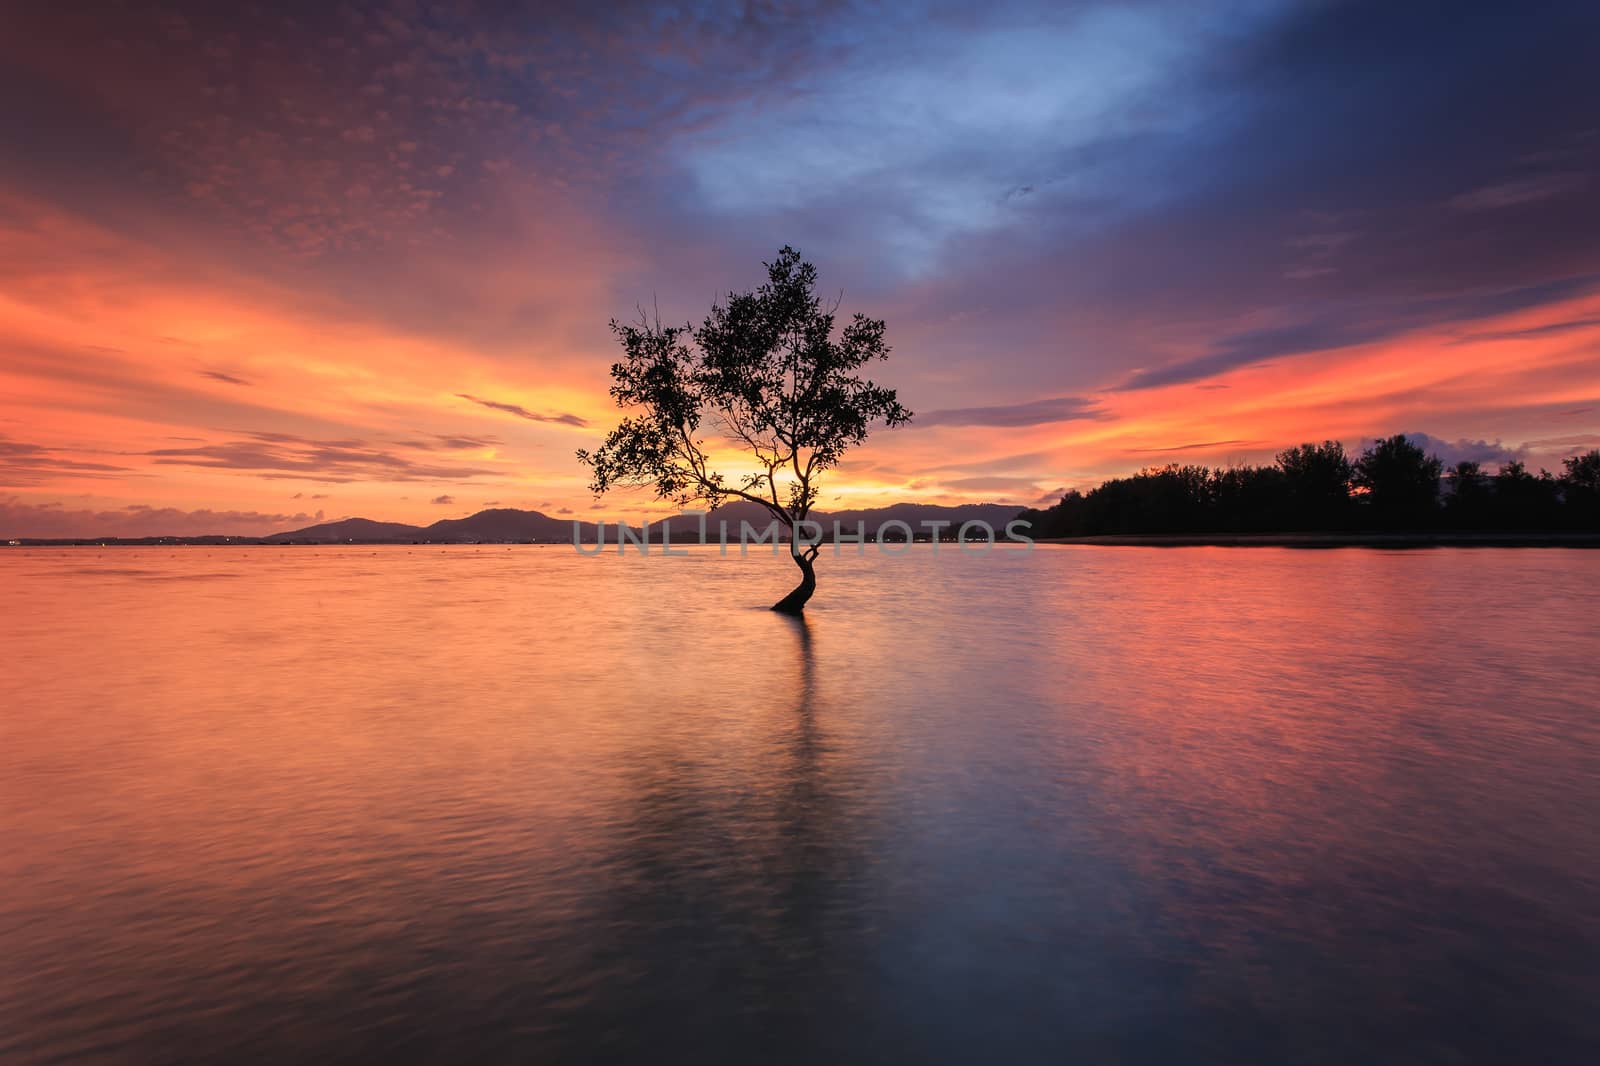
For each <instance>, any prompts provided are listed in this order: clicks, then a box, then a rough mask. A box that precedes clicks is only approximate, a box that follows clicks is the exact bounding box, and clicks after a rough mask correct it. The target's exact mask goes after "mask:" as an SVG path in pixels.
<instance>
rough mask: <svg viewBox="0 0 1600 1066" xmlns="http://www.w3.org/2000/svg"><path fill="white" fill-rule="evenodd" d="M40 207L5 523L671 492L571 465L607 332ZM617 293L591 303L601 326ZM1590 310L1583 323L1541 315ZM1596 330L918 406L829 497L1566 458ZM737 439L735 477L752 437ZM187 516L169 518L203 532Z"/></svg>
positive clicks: (29, 245)
mask: <svg viewBox="0 0 1600 1066" xmlns="http://www.w3.org/2000/svg"><path fill="white" fill-rule="evenodd" d="M29 210H32V211H35V212H37V213H36V214H34V215H32V216H29V217H31V218H33V219H34V223H33V224H32V225H31V226H28V227H19V226H16V225H12V226H9V227H7V229H6V230H5V231H4V235H3V240H4V246H5V247H4V255H5V257H6V258H7V259H9V260H11V261H12V262H14V263H16V262H25V261H26V262H34V263H44V262H46V261H48V263H49V269H48V270H37V271H35V272H34V273H33V275H32V276H31V278H30V279H29V282H30V283H29V284H26V285H20V286H13V287H12V288H11V289H10V291H7V292H5V293H3V294H0V338H3V340H4V343H5V345H6V347H7V350H8V351H9V352H10V355H9V356H8V358H7V359H6V360H5V362H4V363H3V364H0V395H3V400H0V419H3V422H0V426H3V432H0V437H3V438H4V439H5V440H7V441H8V442H10V443H12V444H21V443H25V444H26V445H27V446H29V447H32V448H36V449H37V451H36V452H33V453H29V455H24V456H23V459H24V460H26V459H28V458H29V456H30V455H31V456H33V457H36V458H37V460H38V461H37V462H35V463H27V462H24V463H22V464H20V465H19V466H18V467H16V468H15V469H14V470H13V471H12V477H11V478H10V481H11V484H9V485H7V486H6V487H5V493H6V494H7V495H8V496H9V497H10V503H9V506H10V513H9V517H10V518H11V520H12V522H13V524H14V525H16V528H10V529H6V530H0V533H4V534H6V535H12V536H17V535H22V536H26V535H50V534H51V533H57V534H58V535H65V528H66V526H67V525H70V523H69V522H67V520H66V519H67V516H66V515H64V514H62V513H63V512H74V511H76V512H88V513H90V514H92V515H96V516H101V517H100V520H101V521H102V522H104V521H108V520H109V519H108V518H106V517H104V516H106V515H108V514H111V513H113V512H118V511H140V512H143V511H145V509H167V508H170V509H172V510H173V511H174V512H196V511H199V512H208V516H207V519H206V520H209V521H210V522H211V523H212V524H213V525H214V526H216V527H217V528H216V529H215V530H214V531H215V532H222V533H233V534H241V535H243V534H251V533H268V532H274V531H276V530H278V529H282V528H293V527H294V526H295V525H297V524H300V525H304V524H309V523H310V522H313V521H316V520H319V519H325V520H333V519H337V518H342V517H348V516H354V515H361V516H365V517H370V518H375V519H379V520H386V521H405V522H412V523H419V524H426V523H428V522H431V521H434V520H437V519H438V518H441V517H455V516H458V515H461V514H466V513H471V512H473V511H476V510H479V509H482V508H484V507H487V506H514V507H525V508H532V509H537V510H543V511H546V512H547V513H568V512H571V513H574V514H579V515H595V516H599V515H610V516H616V515H619V514H621V515H625V516H628V517H634V516H641V517H642V516H656V515H659V514H662V513H667V512H668V511H670V510H671V508H670V507H668V506H665V505H662V504H655V503H652V502H651V501H650V500H649V499H648V498H647V496H646V495H645V494H643V493H624V494H620V495H619V496H617V497H614V498H612V499H609V500H605V501H601V502H600V503H598V504H597V503H596V502H594V501H592V500H591V499H590V498H589V495H588V493H587V491H586V490H585V487H584V481H585V479H584V473H583V470H582V469H581V467H580V466H579V465H578V464H577V462H576V461H575V460H574V459H573V458H572V453H573V451H574V449H577V448H579V447H585V446H589V445H591V444H592V443H593V442H594V441H595V440H596V438H597V437H598V435H599V434H600V433H602V432H603V431H604V429H605V427H606V426H607V425H608V424H609V421H610V420H611V419H613V418H614V417H615V411H614V410H613V409H612V407H611V404H610V401H609V398H608V397H607V395H606V392H605V389H606V379H605V371H606V367H607V366H608V365H609V361H610V359H611V358H612V352H611V350H610V349H609V348H607V347H604V346H602V345H600V344H596V345H594V346H592V347H591V348H589V349H587V350H582V349H579V348H573V349H570V350H565V351H560V352H555V353H552V352H550V351H548V350H547V351H545V352H544V353H543V356H544V357H543V358H541V359H540V360H538V361H537V362H535V361H533V360H527V359H520V360H519V359H515V358H513V357H510V356H508V353H507V352H506V351H504V350H497V349H494V348H485V347H475V346H474V345H472V344H470V343H466V342H463V341H461V340H456V339H451V338H450V337H448V336H427V335H422V334H418V333H407V332H405V331H401V330H397V329H395V328H393V327H390V326H386V325H385V324H384V323H382V322H380V321H373V320H363V319H362V318H361V317H359V316H355V315H341V314H340V312H339V309H338V307H337V306H336V305H334V304H333V303H332V302H331V301H328V300H322V301H320V305H312V304H311V302H310V301H307V300H305V299H304V298H303V294H300V293H296V292H294V291H292V290H288V289H284V288H279V287H273V286H268V285H263V284H258V283H250V282H248V281H245V280H243V279H237V278H230V277H228V276H227V275H225V274H214V273H208V272H207V271H205V270H203V269H196V270H195V271H194V272H193V274H192V275H184V274H183V273H182V272H181V271H180V270H177V269H176V268H177V264H175V263H174V262H173V261H172V260H171V258H170V257H165V256H163V255H161V254H160V253H159V252H158V251H156V250H154V249H151V248H149V247H148V246H143V245H140V244H137V243H134V242H132V241H131V240H129V239H127V238H123V237H119V236H117V235H115V234H112V233H110V232H108V231H106V230H103V229H99V228H97V227H94V226H93V225H91V224H89V223H87V222H85V221H83V220H79V219H74V218H71V217H68V216H63V215H61V214H59V213H50V212H49V211H48V210H46V209H43V208H40V207H39V206H38V205H30V206H29V207H22V206H19V205H17V204H15V203H13V204H12V205H11V206H10V211H9V212H8V214H9V216H10V217H11V218H13V219H16V218H18V217H19V216H22V215H24V213H25V212H27V211H29ZM45 242H48V245H49V247H48V249H46V248H45V247H43V244H44V243H45ZM47 251H48V256H47V255H46V252H47ZM174 275H176V276H174ZM593 287H594V288H596V289H598V288H599V283H598V282H597V283H595V285H594V286H593ZM613 310H614V309H612V308H608V307H595V308H593V309H592V315H593V317H594V318H595V319H596V320H597V321H599V322H602V323H603V322H604V320H605V319H606V318H607V317H609V315H610V314H612V313H613ZM1573 322H1587V323H1588V324H1587V325H1586V326H1583V327H1581V328H1574V329H1551V330H1547V331H1541V330H1542V328H1543V327H1546V326H1550V325H1552V324H1558V323H1573ZM890 328H891V338H892V337H893V329H894V323H893V322H891V323H890ZM1597 339H1600V296H1595V295H1591V296H1585V297H1582V298H1578V299H1573V300H1569V301H1565V302H1560V303H1553V304H1548V305H1545V306H1542V307H1539V308H1537V309H1535V310H1525V311H1519V312H1515V313H1510V314H1506V315H1502V316H1499V317H1496V318H1491V319H1481V320H1477V321H1474V322H1472V323H1470V324H1469V325H1462V324H1448V325H1445V326H1440V327H1434V328H1429V329H1422V330H1418V331H1416V332H1413V333H1409V334H1405V335H1402V336H1399V337H1395V338H1392V339H1388V340H1384V341H1382V342H1377V343H1371V344H1363V345H1356V346H1352V347H1348V348H1344V349H1340V350H1337V351H1332V352H1322V353H1317V355H1316V356H1315V357H1314V358H1312V357H1301V358H1288V359H1280V360H1275V361H1273V363H1272V364H1271V365H1262V366H1255V367H1244V368H1240V369H1235V370H1232V371H1230V372H1227V373H1224V374H1220V375H1217V376H1214V377H1211V378H1207V379H1205V380H1204V381H1202V382H1198V383H1184V384H1177V385H1169V386H1165V387H1158V388H1149V389H1144V390H1139V391H1121V392H1114V391H1113V392H1105V393H1102V394H1101V397H1102V398H1101V403H1102V407H1103V414H1102V417H1099V418H1095V419H1084V420H1078V421H1066V422H1058V423H1053V424H1042V425H1032V426H1019V427H1012V428H996V427H973V426H949V425H939V426H934V427H928V428H920V429H919V428H918V427H917V426H916V425H915V423H913V425H912V427H910V428H908V429H904V430H899V431H895V432H881V433H879V434H878V435H877V436H875V437H874V438H872V439H871V440H870V441H869V443H868V444H867V446H865V447H864V448H862V449H861V450H859V451H858V452H857V453H854V454H853V455H852V456H851V457H850V459H849V460H848V461H847V463H846V465H845V466H844V468H843V469H841V470H840V471H837V472H836V473H835V474H834V475H833V477H832V478H831V479H830V480H829V482H828V483H827V484H826V486H825V488H824V494H823V497H822V501H821V503H820V505H819V506H821V507H823V508H824V509H827V508H830V507H833V508H837V507H844V506H874V505H882V504H887V503H892V502H896V501H899V500H904V499H917V500H921V501H924V502H939V503H958V502H987V501H1001V502H1015V503H1018V504H1027V505H1031V504H1035V503H1037V502H1039V501H1040V499H1041V498H1042V497H1047V496H1048V494H1050V493H1052V492H1054V491H1055V490H1057V489H1060V488H1064V487H1087V486H1089V485H1092V484H1094V483H1096V482H1097V481H1099V480H1100V479H1102V478H1104V477H1106V476H1112V475H1116V474H1121V473H1126V472H1128V471H1130V470H1133V469H1136V468H1138V467H1141V466H1145V465H1159V464H1161V463H1164V462H1168V461H1181V462H1204V463H1212V464H1221V463H1227V462H1233V461H1252V462H1260V461H1267V460H1268V459H1270V456H1271V455H1272V453H1274V452H1275V451H1276V450H1278V449H1280V448H1282V447H1284V446H1286V445H1289V444H1293V443H1296V442H1298V441H1300V440H1304V439H1322V438H1334V439H1342V440H1344V441H1345V442H1346V445H1347V446H1350V447H1354V446H1355V445H1356V443H1357V442H1358V441H1359V440H1360V439H1362V438H1363V437H1371V436H1375V435H1378V434H1381V433H1386V432H1392V431H1396V430H1404V429H1410V428H1413V427H1418V426H1426V427H1428V428H1429V429H1430V431H1431V432H1433V433H1434V434H1435V435H1436V436H1444V435H1447V434H1448V435H1455V434H1459V435H1461V436H1466V435H1469V434H1470V435H1474V436H1478V435H1482V434H1484V433H1485V432H1488V431H1490V430H1492V431H1493V434H1494V435H1496V436H1499V437H1500V438H1501V439H1503V440H1506V441H1507V442H1513V441H1514V442H1517V443H1526V444H1527V446H1528V447H1529V448H1530V449H1531V450H1533V452H1534V454H1535V459H1536V461H1539V460H1542V461H1544V462H1546V463H1550V462H1553V457H1557V456H1559V455H1560V454H1562V453H1571V452H1572V451H1576V450H1578V448H1579V447H1580V445H1582V444H1584V443H1586V442H1587V441H1589V440H1591V439H1593V438H1592V437H1590V436H1589V435H1587V434H1586V432H1585V431H1589V430H1592V429H1593V427H1594V426H1595V424H1596V422H1597V417H1596V414H1595V408H1594V405H1595V402H1596V397H1600V363H1597V361H1596V359H1595V357H1594V351H1595V344H1596V341H1597ZM918 371H919V368H918V366H917V363H916V355H915V353H902V354H900V355H898V356H897V357H894V358H892V359H891V361H890V363H889V364H887V365H886V366H885V367H883V368H880V370H879V371H878V373H879V376H880V377H881V378H882V379H883V380H885V381H887V382H890V383H892V384H895V385H897V386H899V387H900V388H901V392H902V396H903V397H904V398H906V399H907V400H908V402H910V403H911V405H912V406H913V407H914V408H917V409H926V407H927V406H928V404H927V403H926V402H925V401H922V400H920V399H919V394H922V395H930V394H931V395H934V396H937V395H938V393H939V390H937V389H936V388H935V387H933V386H932V385H931V384H923V383H921V382H919V373H918ZM464 397H476V398H477V399H478V400H479V401H483V400H487V401H489V402H490V403H492V404H495V405H499V406H488V405H486V404H485V403H482V402H474V400H471V399H466V398H464ZM540 419H548V420H540ZM579 422H581V423H584V424H582V425H580V424H577V423H579ZM725 458H726V459H727V462H728V466H727V469H728V471H729V473H730V474H731V473H736V472H737V456H735V455H731V454H728V455H725ZM35 511H36V512H37V513H38V514H41V515H45V516H46V517H47V518H48V516H49V513H50V512H54V513H56V514H58V515H61V516H62V517H61V519H60V520H59V521H55V522H54V524H52V521H45V522H43V523H42V524H43V526H44V527H45V529H44V531H43V532H41V531H38V530H35V529H30V528H27V525H28V524H27V522H26V521H21V520H19V516H21V517H22V518H23V519H25V518H26V517H27V516H28V515H29V514H30V513H33V512H35ZM168 517H169V520H171V521H176V516H175V515H172V514H169V516H168ZM19 521H20V524H19ZM201 524H202V526H203V525H204V521H202V523H201ZM178 525H179V526H180V527H181V528H176V529H174V530H172V531H173V532H183V533H197V532H202V531H205V530H203V529H202V528H200V527H196V526H194V525H193V523H190V522H187V521H185V522H179V523H178ZM150 531H151V532H155V531H156V530H150ZM76 532H77V533H78V534H81V535H94V531H93V530H91V529H87V528H86V529H81V530H77V531H76Z"/></svg>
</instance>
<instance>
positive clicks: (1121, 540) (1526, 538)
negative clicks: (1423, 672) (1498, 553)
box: [1034, 530, 1600, 548]
mask: <svg viewBox="0 0 1600 1066" xmlns="http://www.w3.org/2000/svg"><path fill="white" fill-rule="evenodd" d="M1034 543H1035V544H1075V545H1081V546H1089V547H1102V548H1105V547H1124V548H1600V533H1574V532H1571V531H1569V530H1558V531H1552V532H1545V533H1541V532H1534V531H1529V530H1511V531H1507V532H1503V533H1495V532H1481V531H1474V532H1470V533H1452V532H1448V531H1427V530H1419V531H1417V532H1414V533H1401V532H1395V533H1142V534H1141V533H1112V534H1106V535H1103V536H1096V537H1039V538H1036V539H1035V541H1034Z"/></svg>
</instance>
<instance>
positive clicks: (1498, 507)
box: [1494, 459, 1559, 529]
mask: <svg viewBox="0 0 1600 1066" xmlns="http://www.w3.org/2000/svg"><path fill="white" fill-rule="evenodd" d="M1558 506H1559V486H1558V485H1557V483H1556V480H1555V478H1554V477H1553V476H1551V474H1550V472H1549V471H1548V470H1542V471H1540V472H1539V474H1538V476H1535V475H1533V474H1531V473H1529V472H1528V468H1527V466H1526V464H1524V463H1523V462H1522V460H1520V459H1518V460H1514V461H1512V462H1509V463H1506V464H1505V465H1504V466H1502V467H1501V468H1500V472H1499V473H1498V474H1496V475H1495V478H1494V515H1495V524H1496V525H1499V526H1503V527H1505V528H1507V529H1533V528H1538V527H1542V526H1546V525H1549V524H1551V523H1552V522H1553V521H1554V520H1555V516H1556V511H1557V508H1558Z"/></svg>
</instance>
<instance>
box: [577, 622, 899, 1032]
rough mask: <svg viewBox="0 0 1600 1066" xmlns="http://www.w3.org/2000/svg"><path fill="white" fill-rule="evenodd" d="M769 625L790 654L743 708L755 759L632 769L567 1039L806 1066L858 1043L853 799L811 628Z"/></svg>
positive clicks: (859, 896)
mask: <svg viewBox="0 0 1600 1066" xmlns="http://www.w3.org/2000/svg"><path fill="white" fill-rule="evenodd" d="M775 622H776V623H777V624H781V625H783V626H785V627H786V628H789V629H791V630H792V632H793V636H794V640H795V657H794V666H793V670H792V673H791V674H790V676H789V679H788V681H787V683H785V682H784V680H783V678H782V675H781V673H779V672H778V671H776V670H775V671H774V677H773V681H772V684H771V685H770V686H769V687H770V689H771V690H772V691H773V692H775V693H776V692H781V693H782V694H783V695H784V697H785V699H784V704H785V706H784V707H783V708H782V710H781V713H780V712H779V711H778V709H776V708H775V709H773V711H772V712H770V713H769V712H767V711H766V710H765V709H761V708H752V713H753V714H764V715H766V719H765V720H767V721H770V722H771V723H772V729H771V731H770V734H769V736H768V737H767V743H766V745H765V746H766V747H767V748H768V749H769V751H768V752H766V753H765V754H764V757H763V758H762V759H761V760H759V761H758V762H756V763H755V764H754V765H753V767H751V768H749V769H745V768H743V767H735V768H734V769H732V770H719V771H718V772H716V773H711V774H708V773H706V772H705V767H704V766H703V765H698V764H699V763H700V761H701V760H697V759H694V758H685V757H684V756H683V755H682V754H673V755H667V756H665V757H663V753H661V752H659V751H658V752H652V753H650V756H649V757H648V758H645V759H641V760H640V763H639V778H638V780H637V781H636V791H635V792H634V794H633V801H634V802H633V804H632V806H631V808H630V809H629V810H628V812H627V813H626V817H625V818H624V820H623V822H622V824H620V825H619V826H617V828H616V831H615V834H614V836H615V847H616V853H615V854H614V855H613V857H612V859H611V860H610V862H609V863H608V864H607V865H606V868H605V869H604V870H603V871H601V874H602V876H604V877H605V878H606V883H605V884H603V885H598V886H597V889H599V890H600V891H602V892H603V893H604V894H605V895H606V897H608V899H609V903H603V904H602V905H601V913H600V915H599V916H597V918H596V919H595V922H594V928H593V929H592V930H591V933H592V938H591V940H590V942H589V943H588V945H586V947H585V948H584V949H582V950H583V953H584V954H585V955H587V956H588V957H587V958H586V959H585V960H584V962H583V965H584V966H585V967H587V968H589V972H588V973H587V974H586V975H584V976H583V978H582V982H583V984H584V985H585V986H586V991H585V994H583V995H582V996H581V998H579V999H578V1000H576V1001H575V1002H574V1003H573V1004H571V1009H570V1010H567V1011H565V1012H563V1013H564V1015H565V1017H564V1024H563V1025H562V1026H561V1028H562V1029H563V1030H564V1033H563V1035H564V1037H565V1038H566V1040H570V1041H572V1042H573V1043H574V1044H575V1045H581V1046H583V1047H584V1048H585V1049H586V1050H588V1051H589V1052H590V1053H591V1054H593V1053H598V1054H600V1055H602V1056H605V1055H610V1054H615V1055H616V1056H618V1057H633V1056H638V1055H640V1054H660V1053H662V1052H663V1051H667V1052H668V1054H669V1055H671V1054H677V1055H682V1054H691V1053H692V1054H694V1055H695V1056H696V1057H701V1058H704V1057H708V1056H709V1057H712V1058H720V1057H724V1056H725V1057H729V1058H738V1059H741V1060H745V1061H756V1059H753V1058H752V1057H754V1056H759V1060H771V1059H773V1058H779V1059H783V1058H789V1057H797V1058H811V1057H815V1056H816V1054H817V1053H818V1052H825V1051H827V1050H828V1049H829V1045H832V1044H835V1043H837V1044H838V1045H839V1046H841V1047H842V1046H848V1044H849V1042H850V1041H851V1040H852V1037H853V1036H856V1037H858V1036H859V1034H852V1033H851V1032H850V1029H851V1026H850V1024H849V1023H850V1021H851V1020H852V1019H851V1017H850V1014H851V1012H850V1009H849V1008H850V1004H851V1003H852V1002H854V1001H857V1000H858V998H859V997H857V996H856V995H855V994H854V990H853V989H852V988H851V984H852V983H855V982H859V981H860V980H861V979H862V975H863V974H864V972H865V971H867V970H868V969H869V968H870V966H869V964H870V961H871V960H870V959H867V958H863V957H862V954H863V952H865V951H867V950H870V939H871V930H870V928H868V923H869V920H870V918H869V915H868V913H867V911H868V908H867V906H866V904H867V900H865V899H864V898H863V886H864V885H865V881H866V878H865V877H864V867H865V861H866V856H867V854H868V849H867V847H866V843H865V841H864V840H863V831H862V824H861V822H860V819H861V817H862V812H861V811H860V810H859V809H856V807H857V804H858V803H859V801H860V797H859V794H858V793H859V787H857V786H854V785H852V784H851V783H850V781H849V771H848V770H847V769H846V768H844V767H842V766H841V764H840V762H839V761H838V760H837V759H835V758H832V757H831V754H832V753H831V751H830V747H829V744H828V740H827V737H826V732H825V729H824V727H823V725H822V724H820V721H821V720H825V719H821V716H820V708H819V706H818V691H817V690H818V686H817V679H816V674H817V667H816V657H815V649H814V647H813V644H812V633H811V630H810V628H809V623H808V622H807V621H806V620H805V619H804V618H785V617H783V616H775ZM703 742H704V743H706V744H708V745H711V744H715V743H716V738H714V737H712V738H703ZM566 1040H564V1041H563V1042H566Z"/></svg>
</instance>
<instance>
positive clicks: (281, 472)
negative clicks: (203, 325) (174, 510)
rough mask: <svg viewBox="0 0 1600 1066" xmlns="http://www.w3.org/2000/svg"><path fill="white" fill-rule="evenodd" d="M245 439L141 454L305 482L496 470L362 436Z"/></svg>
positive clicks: (475, 473) (470, 474)
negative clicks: (416, 456)
mask: <svg viewBox="0 0 1600 1066" xmlns="http://www.w3.org/2000/svg"><path fill="white" fill-rule="evenodd" d="M248 436H249V438H250V439H248V440H235V441H228V442H225V443H222V444H204V445H199V446H196V447H193V448H157V449H154V450H152V451H148V452H145V453H144V454H146V455H148V456H151V457H152V458H153V459H154V461H155V462H156V463H157V464H160V465H165V466H196V467H210V468H213V469H220V470H238V471H242V472H248V473H253V474H256V475H257V476H259V477H264V478H280V479H281V478H303V479H305V480H308V481H327V482H335V483H347V482H353V481H434V480H441V479H461V480H465V479H468V478H474V477H483V476H487V475H492V474H496V473H499V471H496V470H492V469H489V468H486V467H472V466H441V465H436V464H432V463H418V462H415V461H413V460H411V459H409V458H407V457H405V456H403V455H400V454H398V453H397V452H394V451H388V450H384V449H382V448H375V447H371V446H369V445H368V444H367V443H366V442H365V441H361V440H309V439H306V438H304V437H297V436H294V435H292V434H287V433H253V434H249V435H248Z"/></svg>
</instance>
